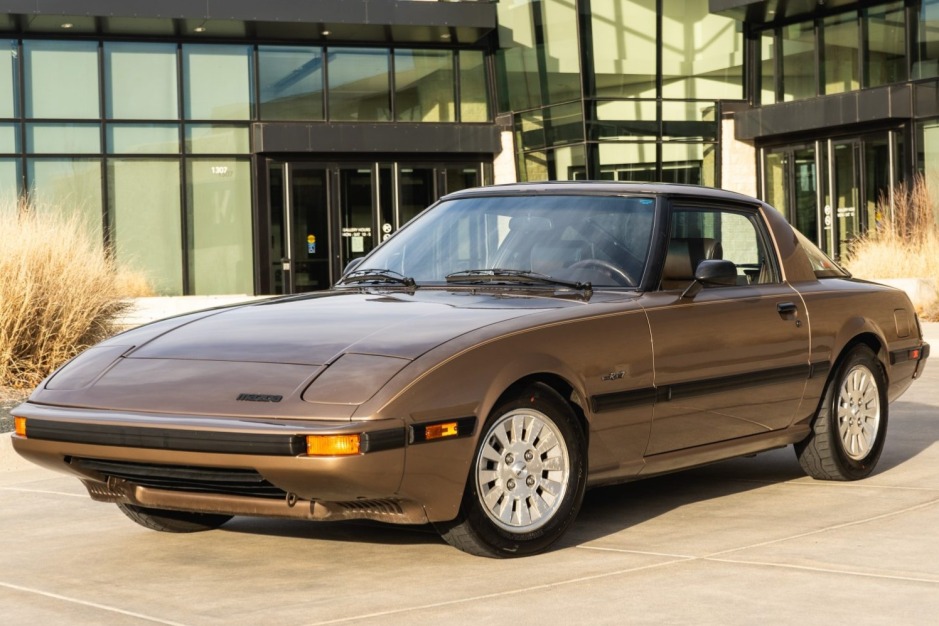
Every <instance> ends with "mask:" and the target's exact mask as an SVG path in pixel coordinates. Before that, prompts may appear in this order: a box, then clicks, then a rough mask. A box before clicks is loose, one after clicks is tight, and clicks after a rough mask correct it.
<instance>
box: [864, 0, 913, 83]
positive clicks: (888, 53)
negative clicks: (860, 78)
mask: <svg viewBox="0 0 939 626" xmlns="http://www.w3.org/2000/svg"><path fill="white" fill-rule="evenodd" d="M864 20H865V26H866V32H867V46H865V49H864V63H865V65H866V66H867V85H866V86H867V87H877V86H878V85H886V84H889V83H896V82H900V81H904V80H906V19H905V11H904V9H903V3H902V2H894V3H893V4H888V5H886V6H882V7H875V8H872V9H867V10H865V11H864Z"/></svg>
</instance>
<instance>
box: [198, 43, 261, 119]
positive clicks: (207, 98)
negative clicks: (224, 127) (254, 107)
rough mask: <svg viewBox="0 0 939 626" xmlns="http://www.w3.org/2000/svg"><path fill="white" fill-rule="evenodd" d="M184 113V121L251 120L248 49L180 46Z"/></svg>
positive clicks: (218, 46) (227, 46)
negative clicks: (181, 51)
mask: <svg viewBox="0 0 939 626" xmlns="http://www.w3.org/2000/svg"><path fill="white" fill-rule="evenodd" d="M183 96H184V107H183V108H184V111H185V114H186V119H188V120H247V119H250V118H251V47H250V46H244V45H206V44H187V45H184V46H183Z"/></svg>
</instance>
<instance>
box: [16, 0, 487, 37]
mask: <svg viewBox="0 0 939 626" xmlns="http://www.w3.org/2000/svg"><path fill="white" fill-rule="evenodd" d="M495 28H496V9H495V5H494V4H493V3H492V2H490V1H489V0H476V1H474V0H464V1H462V2H434V1H422V2H417V1H414V0H308V1H306V2H301V1H298V0H81V2H77V1H76V0H0V33H2V32H8V33H16V34H21V35H29V34H46V35H48V34H62V35H66V34H67V35H76V34H83V35H96V36H107V35H112V36H133V37H193V38H205V39H213V38H224V39H232V38H236V39H237V38H245V39H273V40H304V41H308V40H314V41H319V42H329V41H356V42H376V43H424V44H428V43H434V44H447V43H453V44H473V43H475V42H477V41H479V40H481V39H482V38H483V37H485V36H486V35H487V34H488V33H490V32H492V31H493V30H494V29H495Z"/></svg>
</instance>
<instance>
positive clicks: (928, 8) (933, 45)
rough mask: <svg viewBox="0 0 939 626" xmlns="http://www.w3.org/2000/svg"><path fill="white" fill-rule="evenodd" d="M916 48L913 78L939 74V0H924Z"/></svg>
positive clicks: (930, 76)
mask: <svg viewBox="0 0 939 626" xmlns="http://www.w3.org/2000/svg"><path fill="white" fill-rule="evenodd" d="M914 50H915V54H916V60H915V62H914V64H913V78H934V77H936V76H939V0H923V6H922V8H921V9H920V15H919V41H918V42H917V45H916V46H915V47H914Z"/></svg>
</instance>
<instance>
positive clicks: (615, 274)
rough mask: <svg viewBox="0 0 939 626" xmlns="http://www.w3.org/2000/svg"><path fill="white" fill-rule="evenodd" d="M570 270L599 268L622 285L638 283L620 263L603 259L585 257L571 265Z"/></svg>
mask: <svg viewBox="0 0 939 626" xmlns="http://www.w3.org/2000/svg"><path fill="white" fill-rule="evenodd" d="M567 269H568V270H598V271H600V272H602V273H603V274H605V275H606V276H608V277H609V278H610V279H612V280H613V282H615V283H616V284H617V285H620V286H622V287H633V286H635V285H636V284H638V283H637V282H636V280H634V279H633V277H632V276H630V275H629V274H628V273H627V272H626V270H624V269H623V268H622V267H619V266H618V265H613V264H612V263H610V262H609V261H604V260H603V259H583V260H581V261H577V262H576V263H573V264H572V265H570V266H569V267H568V268H567Z"/></svg>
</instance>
